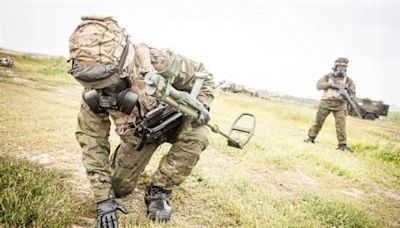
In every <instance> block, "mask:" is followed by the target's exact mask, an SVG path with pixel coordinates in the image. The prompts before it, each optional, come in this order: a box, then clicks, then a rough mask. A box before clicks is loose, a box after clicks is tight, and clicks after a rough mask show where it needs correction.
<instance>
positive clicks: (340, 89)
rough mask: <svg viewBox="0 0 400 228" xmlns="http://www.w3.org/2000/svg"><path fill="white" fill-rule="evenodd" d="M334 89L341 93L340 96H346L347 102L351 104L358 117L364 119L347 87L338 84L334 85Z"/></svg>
mask: <svg viewBox="0 0 400 228" xmlns="http://www.w3.org/2000/svg"><path fill="white" fill-rule="evenodd" d="M333 88H334V89H336V90H337V91H338V92H339V94H341V95H343V96H344V98H345V99H346V101H347V102H349V104H350V105H351V107H352V108H353V109H354V111H355V112H356V113H357V115H358V117H360V118H361V119H362V118H363V117H362V115H361V113H360V112H359V111H358V110H357V105H356V104H355V103H354V101H353V98H352V97H351V96H350V94H349V93H348V92H347V89H346V85H344V84H340V83H338V84H334V85H333Z"/></svg>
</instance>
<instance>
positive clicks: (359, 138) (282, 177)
mask: <svg viewBox="0 0 400 228" xmlns="http://www.w3.org/2000/svg"><path fill="white" fill-rule="evenodd" d="M4 55H5V53H1V52H0V57H2V56H4ZM15 57H16V65H17V68H16V69H8V68H4V67H0V159H1V160H0V165H1V167H0V171H1V172H0V177H1V179H0V227H1V226H2V225H3V226H6V227H7V226H37V227H62V226H66V225H68V224H69V225H74V226H78V227H79V226H82V227H93V225H94V222H95V221H94V216H95V202H94V201H93V198H92V196H91V193H90V189H89V184H88V181H87V179H86V174H85V171H84V169H83V167H82V165H81V152H80V148H79V145H78V144H77V142H76V140H75V137H74V130H75V125H76V116H77V113H78V110H79V103H80V92H81V87H80V86H79V85H78V84H77V83H76V82H75V81H74V80H73V79H72V78H71V76H69V75H68V74H66V73H65V72H66V70H67V69H68V65H67V63H66V62H65V59H63V58H48V57H34V56H15ZM211 110H212V111H211V115H212V122H214V123H218V125H219V126H220V127H221V128H222V129H226V130H227V129H228V128H229V126H230V122H231V121H233V119H234V118H235V117H236V116H237V115H238V114H239V113H241V112H251V113H254V114H255V115H256V117H257V129H256V133H255V135H254V137H253V139H252V140H251V141H250V143H249V144H248V145H247V146H246V148H245V149H243V150H238V149H235V148H230V147H227V145H226V141H225V140H224V139H223V138H222V137H220V136H218V135H215V134H210V142H211V143H210V146H209V147H208V148H207V150H206V151H204V152H203V154H202V158H201V160H200V162H199V163H198V165H197V166H196V168H195V169H194V171H193V174H192V175H191V176H190V177H189V178H188V179H187V180H186V181H185V182H184V184H182V185H181V186H179V187H177V189H176V190H174V192H173V199H172V203H173V205H174V209H175V212H174V214H173V218H172V220H171V221H170V222H169V223H166V224H154V223H152V222H150V221H148V220H147V219H146V217H145V205H144V202H143V188H144V186H145V185H146V184H147V183H148V181H149V176H150V175H151V174H152V172H154V170H155V169H156V167H157V165H158V161H159V160H160V158H161V156H162V155H163V154H165V153H166V152H167V151H168V149H169V147H170V146H169V145H163V146H162V147H161V148H160V149H159V150H158V151H157V152H156V153H155V155H154V158H153V159H152V161H151V163H150V165H149V166H148V168H147V169H146V171H145V172H144V173H143V175H142V178H141V180H140V183H139V186H138V188H137V189H136V190H135V192H134V194H132V195H130V196H128V197H127V198H124V199H121V200H120V202H121V203H122V204H124V205H125V206H126V207H127V208H128V211H129V212H130V213H129V214H128V215H126V216H123V215H121V216H120V222H121V225H122V227H133V226H162V227H189V226H206V227H208V226H210V227H221V226H243V227H399V226H400V140H399V138H400V136H399V131H400V130H399V129H400V121H399V119H398V114H396V113H394V114H392V113H391V114H390V115H389V117H388V118H384V119H381V120H377V121H375V122H368V121H365V120H359V119H354V118H352V117H348V132H347V133H348V138H349V140H348V141H349V145H350V146H351V147H353V148H354V150H355V151H354V153H346V152H342V151H338V150H336V149H335V148H336V135H335V128H334V121H333V117H332V116H330V117H328V119H327V122H326V124H325V125H324V128H323V129H322V131H321V133H320V136H319V137H318V139H317V143H316V144H315V145H311V144H305V143H303V142H302V140H303V139H304V138H305V137H306V133H307V130H308V128H309V127H310V126H311V124H312V123H313V120H314V117H315V114H316V108H315V107H311V106H307V105H301V104H297V103H291V102H282V101H274V100H261V99H257V98H250V97H247V96H242V95H234V94H228V93H223V92H217V93H216V99H215V101H214V102H213V104H212V107H211ZM110 140H111V143H112V146H113V148H115V147H116V146H117V144H118V141H119V139H118V137H117V136H116V135H115V133H114V132H112V135H111V138H110ZM49 208H51V210H50V212H49Z"/></svg>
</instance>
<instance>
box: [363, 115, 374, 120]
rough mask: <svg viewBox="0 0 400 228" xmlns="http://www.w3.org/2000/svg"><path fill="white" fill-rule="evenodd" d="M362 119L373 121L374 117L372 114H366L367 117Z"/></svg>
mask: <svg viewBox="0 0 400 228" xmlns="http://www.w3.org/2000/svg"><path fill="white" fill-rule="evenodd" d="M364 119H366V120H372V121H374V120H375V115H374V114H372V113H367V115H365V116H364Z"/></svg>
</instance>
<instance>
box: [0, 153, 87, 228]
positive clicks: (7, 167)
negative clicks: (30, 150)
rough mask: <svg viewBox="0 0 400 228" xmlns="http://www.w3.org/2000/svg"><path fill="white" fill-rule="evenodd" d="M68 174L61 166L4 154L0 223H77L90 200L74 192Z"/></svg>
mask: <svg viewBox="0 0 400 228" xmlns="http://www.w3.org/2000/svg"><path fill="white" fill-rule="evenodd" d="M68 178H69V176H68V175H66V174H65V173H63V172H61V171H58V170H52V169H45V168H42V167H40V166H38V165H35V164H33V163H31V162H28V161H25V160H18V159H14V158H11V157H8V156H0V195H1V197H0V209H1V210H0V224H3V225H5V226H12V227H63V226H66V225H68V224H73V223H77V222H78V218H79V215H81V216H82V215H83V214H85V213H86V214H87V213H88V212H87V208H88V206H87V204H88V201H87V200H84V199H83V198H82V197H81V196H77V195H76V194H74V193H73V192H71V186H70V185H71V184H70V183H69V182H68ZM85 204H86V208H85Z"/></svg>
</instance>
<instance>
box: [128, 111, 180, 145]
mask: <svg viewBox="0 0 400 228" xmlns="http://www.w3.org/2000/svg"><path fill="white" fill-rule="evenodd" d="M182 117H183V115H182V113H180V112H177V111H176V110H175V109H174V108H172V107H170V106H168V105H166V104H160V105H159V106H158V107H157V108H155V109H153V110H151V111H150V112H148V113H146V114H145V116H144V118H143V119H142V120H141V121H139V122H137V123H136V127H135V133H134V134H135V136H136V137H139V138H140V142H139V143H138V144H137V145H136V148H135V149H136V150H137V151H140V150H141V149H142V148H143V146H144V145H145V144H148V143H154V142H157V143H163V142H165V141H167V140H168V139H170V137H171V136H172V135H173V133H174V132H176V130H177V129H178V128H179V126H180V125H181V123H182Z"/></svg>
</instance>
